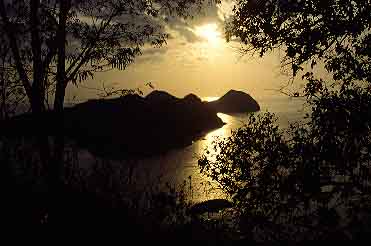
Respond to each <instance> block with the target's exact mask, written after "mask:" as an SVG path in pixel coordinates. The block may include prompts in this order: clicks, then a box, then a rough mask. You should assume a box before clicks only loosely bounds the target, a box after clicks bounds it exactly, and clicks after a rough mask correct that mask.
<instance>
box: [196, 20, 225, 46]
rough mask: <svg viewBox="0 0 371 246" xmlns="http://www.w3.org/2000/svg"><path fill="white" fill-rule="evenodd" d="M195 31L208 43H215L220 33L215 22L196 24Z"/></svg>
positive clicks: (219, 37)
mask: <svg viewBox="0 0 371 246" xmlns="http://www.w3.org/2000/svg"><path fill="white" fill-rule="evenodd" d="M195 33H196V34H197V35H198V36H199V37H201V38H203V39H205V40H207V41H208V42H210V43H216V42H218V41H219V40H220V39H221V33H220V32H219V30H218V25H217V24H215V23H212V24H205V25H202V26H198V27H196V29H195Z"/></svg>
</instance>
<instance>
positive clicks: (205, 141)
mask: <svg viewBox="0 0 371 246" xmlns="http://www.w3.org/2000/svg"><path fill="white" fill-rule="evenodd" d="M212 99H214V98H204V100H212ZM257 101H258V102H259V104H260V106H261V111H260V112H259V113H264V112H266V111H269V112H272V113H275V114H276V116H277V117H278V123H279V125H280V126H281V127H283V128H284V127H287V126H288V125H289V122H295V121H297V120H300V119H302V118H303V116H304V115H305V112H306V111H307V108H305V106H304V104H303V102H304V101H303V100H302V99H300V98H289V97H286V96H270V97H266V98H257ZM218 116H219V117H220V118H221V119H222V120H223V122H225V123H227V124H226V125H224V126H223V127H222V128H219V129H216V130H214V131H211V132H209V133H207V134H206V135H205V136H203V137H201V138H200V139H199V140H196V141H194V142H193V144H192V145H190V146H187V147H185V148H181V149H175V150H171V151H169V152H168V153H166V154H163V155H160V156H156V157H152V158H147V159H143V160H139V161H136V162H135V163H133V164H134V166H135V169H134V175H135V178H136V180H137V181H138V182H142V181H143V182H146V183H148V185H151V184H158V181H159V180H160V182H163V183H166V182H169V183H170V184H172V185H173V186H177V185H181V184H184V182H186V187H187V188H188V190H192V192H189V193H188V196H190V197H189V198H190V199H192V200H193V201H203V200H207V199H213V198H221V197H223V196H224V195H223V193H222V192H221V191H220V190H219V189H217V185H216V184H215V183H213V182H210V180H209V179H207V178H206V177H204V176H202V175H201V174H200V171H199V168H198V166H197V160H198V157H199V156H200V155H201V154H202V152H203V150H204V149H205V148H206V147H207V146H210V144H211V142H212V140H213V138H214V137H215V136H220V137H228V136H230V133H231V130H234V129H237V128H239V127H241V126H242V125H243V124H244V123H245V122H247V121H246V120H247V117H248V116H247V114H235V115H227V114H222V113H219V114H218ZM190 188H191V189H190Z"/></svg>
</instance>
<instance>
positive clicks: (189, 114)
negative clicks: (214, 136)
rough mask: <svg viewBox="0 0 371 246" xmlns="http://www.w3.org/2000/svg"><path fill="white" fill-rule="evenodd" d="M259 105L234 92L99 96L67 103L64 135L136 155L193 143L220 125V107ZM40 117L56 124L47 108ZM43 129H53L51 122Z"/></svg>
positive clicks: (16, 122)
mask: <svg viewBox="0 0 371 246" xmlns="http://www.w3.org/2000/svg"><path fill="white" fill-rule="evenodd" d="M257 110H259V105H258V104H257V103H256V101H255V100H254V99H252V97H251V96H249V95H248V94H246V93H244V92H238V91H230V92H228V93H227V94H226V95H224V96H223V97H221V98H220V99H219V100H217V101H214V102H203V101H202V100H201V99H200V98H199V97H197V96H196V95H194V94H189V95H187V96H185V97H184V98H177V97H175V96H173V95H170V94H169V93H167V92H165V91H153V92H152V93H150V94H148V95H147V96H145V97H142V96H139V95H127V96H124V97H120V98H114V99H96V100H89V101H87V102H84V103H80V104H77V105H75V106H73V107H70V108H66V109H65V116H64V129H63V130H64V134H65V136H66V137H69V138H71V139H72V140H74V141H76V142H77V143H78V144H79V145H80V146H82V147H85V148H87V149H88V150H89V151H90V152H92V153H94V154H96V155H98V156H104V157H109V158H114V159H117V158H119V159H120V158H127V157H130V158H136V157H144V156H150V155H154V154H159V153H163V152H166V151H168V150H169V149H172V148H177V147H182V146H186V145H189V144H191V143H192V141H193V140H195V139H196V138H198V137H200V136H202V135H203V134H205V133H206V132H207V131H210V130H213V129H216V128H220V127H222V126H223V124H224V123H223V122H222V120H221V119H220V118H219V117H218V116H217V113H218V112H225V113H229V112H252V111H257ZM42 120H44V121H45V120H46V121H48V122H50V124H49V125H50V126H53V120H55V119H54V117H53V114H52V112H47V113H46V114H45V115H44V116H43V119H42ZM32 122H33V121H32V120H31V119H30V116H29V115H28V116H27V115H21V116H18V117H15V118H14V119H13V120H11V122H10V124H7V128H8V129H11V128H14V129H23V130H25V129H34V128H30V127H22V125H23V126H25V125H27V126H30V125H31V124H33V123H32ZM20 125H21V126H20ZM42 131H43V132H44V133H46V134H50V135H52V134H54V133H53V128H52V127H50V129H42ZM9 132H14V131H11V130H10V131H8V133H9ZM22 132H23V131H19V130H17V133H18V134H22V135H23V134H25V135H29V134H30V133H29V132H27V131H24V132H23V133H22ZM31 134H33V133H31Z"/></svg>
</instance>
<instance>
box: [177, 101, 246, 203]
mask: <svg viewBox="0 0 371 246" xmlns="http://www.w3.org/2000/svg"><path fill="white" fill-rule="evenodd" d="M203 99H204V100H206V98H203ZM208 99H213V98H208ZM216 99H217V98H216ZM218 117H219V118H220V119H222V121H223V122H224V123H225V125H224V126H223V127H221V128H218V129H215V130H213V131H211V132H209V133H207V134H206V135H205V136H204V137H203V138H202V139H201V140H199V141H196V142H194V144H193V145H192V147H190V148H191V149H192V150H193V151H194V155H193V163H197V160H198V158H199V157H200V156H201V155H202V154H203V153H204V151H205V150H206V149H207V148H210V149H211V148H212V146H213V141H214V140H215V139H216V138H219V139H223V138H228V137H229V136H230V135H231V131H232V130H234V129H236V128H238V127H240V126H242V125H243V122H242V120H241V117H235V115H234V116H232V115H227V114H223V113H218ZM183 170H184V174H183V175H186V176H187V177H188V176H191V177H192V184H193V188H194V190H195V193H194V197H193V200H194V201H203V200H208V199H216V198H226V194H225V193H223V192H222V190H220V189H217V187H218V185H217V183H216V182H213V181H211V179H209V178H207V177H205V176H204V175H202V174H200V169H199V167H198V166H197V164H196V165H190V166H184V169H183ZM183 177H184V176H183Z"/></svg>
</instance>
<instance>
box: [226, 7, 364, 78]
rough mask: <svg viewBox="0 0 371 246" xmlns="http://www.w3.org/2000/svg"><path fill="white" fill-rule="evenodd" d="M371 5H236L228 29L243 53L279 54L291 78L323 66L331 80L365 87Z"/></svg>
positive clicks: (228, 32) (228, 33) (228, 37)
mask: <svg viewBox="0 0 371 246" xmlns="http://www.w3.org/2000/svg"><path fill="white" fill-rule="evenodd" d="M370 11H371V3H370V1H366V0H355V1H347V0H326V1H323V0H239V1H237V5H236V6H235V8H234V12H233V16H232V18H231V20H230V21H229V25H228V27H227V39H231V38H234V37H237V38H239V39H240V40H241V42H242V43H243V44H244V46H245V47H246V48H245V52H247V51H255V52H259V54H260V55H261V56H263V55H264V54H265V53H267V52H268V51H271V50H273V49H276V48H279V49H282V50H284V53H285V55H286V56H285V58H284V59H283V61H282V62H283V65H290V66H291V70H292V72H293V75H294V76H295V75H296V74H297V72H298V71H300V70H302V69H303V64H304V63H309V64H311V66H312V67H314V66H315V65H316V64H317V63H318V61H323V62H324V64H325V66H326V69H327V70H328V71H330V72H332V73H333V78H334V79H335V80H339V81H342V83H346V82H349V81H355V80H365V81H370V79H371V77H370V74H371V73H370V72H371V70H370V69H371V67H370V60H371V56H370V45H371V42H370V40H371V32H370V24H371V17H370V14H369V13H370Z"/></svg>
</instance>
